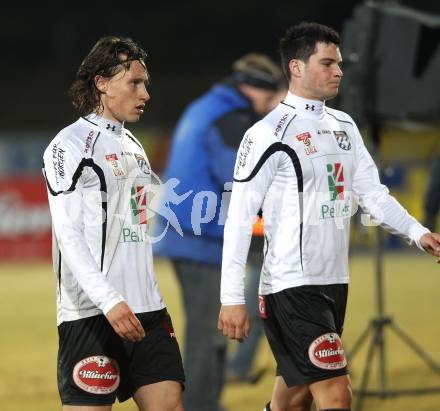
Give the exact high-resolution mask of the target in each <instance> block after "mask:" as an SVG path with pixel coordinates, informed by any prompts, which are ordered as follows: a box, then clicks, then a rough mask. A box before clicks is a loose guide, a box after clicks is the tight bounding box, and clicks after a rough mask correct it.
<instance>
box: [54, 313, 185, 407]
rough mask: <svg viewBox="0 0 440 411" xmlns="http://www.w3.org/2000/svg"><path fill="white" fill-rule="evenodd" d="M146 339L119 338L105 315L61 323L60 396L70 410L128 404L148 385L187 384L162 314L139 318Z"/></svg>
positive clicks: (166, 316) (168, 324) (167, 319)
mask: <svg viewBox="0 0 440 411" xmlns="http://www.w3.org/2000/svg"><path fill="white" fill-rule="evenodd" d="M136 316H137V317H138V319H139V321H140V322H141V324H142V326H143V327H144V329H145V333H146V337H145V338H144V339H143V340H142V341H139V342H130V341H126V340H123V339H122V338H121V337H119V336H118V335H117V334H116V332H115V331H114V330H113V328H112V327H111V326H110V324H109V322H108V321H107V319H106V318H105V316H104V315H97V316H94V317H89V318H84V319H81V320H76V321H67V322H63V323H61V324H60V325H59V327H58V334H59V344H60V346H59V351H58V390H59V393H60V397H61V402H62V403H63V404H66V405H107V404H113V403H114V402H115V399H116V396H117V397H118V399H119V401H120V402H122V401H125V400H127V399H128V398H130V397H131V396H133V394H134V393H135V391H136V390H137V389H138V388H139V387H142V386H144V385H148V384H153V383H155V382H160V381H166V380H171V381H178V382H180V383H181V384H182V386H183V383H184V381H185V375H184V372H183V366H182V358H181V355H180V351H179V346H178V344H177V341H176V338H175V336H174V331H173V325H172V323H171V318H170V316H169V314H168V312H167V311H166V309H165V308H164V309H163V310H159V311H153V312H148V313H141V314H136Z"/></svg>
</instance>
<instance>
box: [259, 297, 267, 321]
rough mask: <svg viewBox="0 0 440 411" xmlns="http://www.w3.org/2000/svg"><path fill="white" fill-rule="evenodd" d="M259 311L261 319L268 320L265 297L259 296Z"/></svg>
mask: <svg viewBox="0 0 440 411" xmlns="http://www.w3.org/2000/svg"><path fill="white" fill-rule="evenodd" d="M258 311H259V313H260V318H262V319H263V320H267V311H266V301H265V299H264V295H259V296H258Z"/></svg>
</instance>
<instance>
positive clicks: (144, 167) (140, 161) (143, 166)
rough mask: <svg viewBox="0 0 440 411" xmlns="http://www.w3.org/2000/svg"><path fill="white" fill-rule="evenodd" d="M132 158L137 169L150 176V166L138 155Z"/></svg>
mask: <svg viewBox="0 0 440 411" xmlns="http://www.w3.org/2000/svg"><path fill="white" fill-rule="evenodd" d="M134 157H135V158H136V161H137V163H138V166H139V168H140V169H141V171H142V172H143V173H144V174H150V166H149V165H148V163H147V160H145V158H144V157H143V156H141V155H140V154H136V153H135V154H134Z"/></svg>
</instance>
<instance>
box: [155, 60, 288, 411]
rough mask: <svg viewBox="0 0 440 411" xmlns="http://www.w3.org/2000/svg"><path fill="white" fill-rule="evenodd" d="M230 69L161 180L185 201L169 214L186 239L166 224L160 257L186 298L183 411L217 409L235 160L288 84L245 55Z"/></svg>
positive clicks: (193, 118)
mask: <svg viewBox="0 0 440 411" xmlns="http://www.w3.org/2000/svg"><path fill="white" fill-rule="evenodd" d="M232 68H233V72H232V74H231V76H230V77H228V78H227V79H225V80H224V81H223V82H222V83H219V84H215V85H214V86H213V87H212V88H211V89H210V90H209V91H208V92H207V93H205V94H204V95H202V96H201V97H200V98H198V99H197V100H196V101H194V102H193V103H192V104H190V106H189V107H188V108H187V109H186V111H185V112H184V113H183V115H182V117H181V119H180V121H179V123H178V125H177V128H176V130H175V133H174V137H173V141H172V146H171V151H170V157H169V161H168V165H167V168H166V170H165V176H164V178H165V180H169V179H172V178H176V179H177V180H178V182H179V184H178V185H177V186H176V187H175V191H176V193H177V194H178V195H182V194H185V193H186V194H187V197H185V200H184V201H181V202H180V203H179V204H174V205H170V207H169V208H170V209H171V211H172V212H174V213H175V215H176V217H177V220H178V223H179V225H180V226H181V227H180V226H179V227H178V229H180V228H181V234H180V233H179V232H178V231H179V230H178V229H177V230H175V229H174V228H171V229H169V230H167V227H168V221H165V220H164V219H162V220H159V221H158V224H157V232H158V233H163V235H164V238H163V239H162V240H161V241H159V242H158V243H157V244H156V252H157V253H158V254H159V255H163V256H166V257H169V258H170V259H171V261H172V263H173V266H174V269H175V272H176V275H177V277H178V279H179V282H180V284H181V286H182V291H183V302H184V307H185V312H186V329H185V353H184V363H185V374H186V376H187V385H186V390H185V393H184V404H185V409H186V411H217V410H219V409H220V408H219V399H220V395H221V391H222V387H223V380H224V368H225V359H226V358H225V356H226V346H227V343H226V339H225V338H224V337H223V336H222V335H220V334H219V333H218V331H217V315H218V309H219V301H218V295H219V292H220V265H221V255H222V244H223V225H224V221H225V219H226V212H227V205H228V202H229V194H230V190H231V186H232V184H231V182H232V176H233V169H234V164H235V158H236V154H237V149H238V147H239V144H240V142H241V140H242V138H243V135H244V133H245V132H246V130H247V129H248V128H249V127H251V126H252V125H253V124H254V123H255V122H256V121H258V120H259V119H260V118H261V117H262V116H263V115H265V114H266V113H267V112H268V111H270V109H271V108H272V104H273V98H274V97H275V95H276V93H277V91H278V90H279V88H280V85H281V84H282V81H283V80H282V73H281V70H280V68H279V67H278V66H277V65H276V64H275V63H274V62H273V61H271V60H270V59H269V58H268V57H267V56H264V55H260V54H255V53H251V54H248V55H245V56H243V57H242V58H240V59H238V60H237V61H236V62H235V63H234V64H233V66H232ZM165 196H166V194H165ZM182 198H183V197H182ZM164 214H166V213H161V215H164ZM174 226H175V225H174ZM165 232H166V233H165ZM261 252H262V249H261V248H260V253H261ZM251 260H252V258H251ZM251 265H252V262H251ZM255 300H256V296H255ZM255 304H257V301H255Z"/></svg>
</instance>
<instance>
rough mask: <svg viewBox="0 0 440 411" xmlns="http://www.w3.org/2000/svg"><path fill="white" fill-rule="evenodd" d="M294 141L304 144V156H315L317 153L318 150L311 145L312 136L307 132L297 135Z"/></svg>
mask: <svg viewBox="0 0 440 411" xmlns="http://www.w3.org/2000/svg"><path fill="white" fill-rule="evenodd" d="M296 139H297V140H298V141H302V142H303V143H304V152H305V153H306V155H308V156H309V155H310V154H315V153H317V152H318V149H317V148H316V147H315V146H313V145H312V141H311V140H312V135H311V134H310V133H309V132H308V131H306V132H305V133H301V134H298V135H297V136H296Z"/></svg>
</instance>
